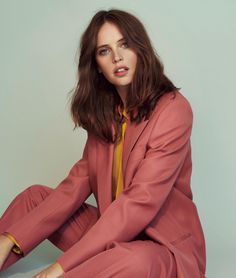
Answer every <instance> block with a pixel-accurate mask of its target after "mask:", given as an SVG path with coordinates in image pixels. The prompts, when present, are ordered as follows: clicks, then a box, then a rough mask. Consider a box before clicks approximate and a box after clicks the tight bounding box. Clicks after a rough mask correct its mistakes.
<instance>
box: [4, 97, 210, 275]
mask: <svg viewBox="0 0 236 278" xmlns="http://www.w3.org/2000/svg"><path fill="white" fill-rule="evenodd" d="M192 116H193V115H192V110H191V107H190V104H189V102H188V101H187V100H186V98H185V97H184V96H183V95H182V94H181V93H179V92H177V94H176V97H175V98H174V96H173V94H172V93H170V94H166V95H164V96H162V97H161V99H160V100H159V102H158V104H157V105H156V107H155V109H154V111H153V113H152V115H151V117H150V118H149V120H147V121H142V122H141V123H140V124H138V125H134V124H131V123H130V122H129V121H128V122H127V128H126V134H125V141H124V147H123V177H124V190H123V192H122V193H121V195H120V196H119V197H118V198H117V199H116V200H115V201H113V202H112V194H111V190H112V186H111V181H112V161H113V152H114V145H113V144H105V143H102V142H100V141H98V140H97V139H96V138H95V137H94V136H92V135H91V134H88V139H87V142H86V146H85V149H84V153H83V157H82V159H81V160H79V161H78V162H77V163H76V164H75V165H74V166H73V168H72V169H71V171H70V173H69V175H68V176H67V177H66V178H65V179H64V180H63V181H62V182H61V183H60V184H59V185H58V187H57V188H56V189H54V190H51V192H50V194H46V195H47V197H45V198H44V200H43V202H42V201H41V202H39V204H33V207H34V208H33V209H30V211H29V212H28V213H26V214H24V216H23V217H22V218H21V219H20V220H19V221H17V222H14V221H13V222H11V220H10V217H8V215H9V214H10V209H11V208H12V209H13V207H14V205H13V204H11V208H10V207H9V211H8V212H9V213H7V211H6V213H5V216H4V215H3V217H2V219H1V221H0V232H9V233H11V234H12V235H14V236H15V238H16V239H17V241H18V242H19V243H20V246H21V247H22V249H23V251H24V255H26V254H27V253H28V252H30V251H31V250H32V249H33V248H34V247H35V246H37V245H38V244H39V243H40V242H41V241H42V240H44V239H46V238H49V239H50V236H51V238H52V241H53V240H54V243H55V242H56V240H55V238H56V234H57V232H58V231H59V230H60V229H62V228H63V226H62V227H61V225H63V224H64V225H65V221H67V220H68V219H71V217H73V215H75V214H76V213H77V214H79V215H80V214H81V211H82V208H83V206H86V205H85V204H84V201H85V200H86V198H87V197H88V196H89V195H90V194H91V193H93V194H94V196H95V198H96V200H97V204H98V210H95V208H92V207H91V206H89V207H90V208H92V209H89V211H90V213H89V214H88V215H91V217H89V219H87V218H86V217H85V218H84V219H87V226H86V225H85V226H84V228H82V229H81V230H83V234H81V235H80V236H78V238H77V241H75V242H71V245H70V246H69V245H68V248H67V247H64V250H66V252H65V253H64V254H63V255H62V256H60V257H59V258H58V260H57V261H58V262H59V263H60V264H61V265H62V267H63V269H64V270H65V271H66V274H65V277H90V276H86V275H88V274H86V275H85V274H84V276H83V273H85V272H83V271H86V268H83V267H82V266H84V265H86V263H88V262H91V261H92V260H96V258H98V259H99V256H100V254H106V255H107V253H104V252H108V251H111V250H112V249H114V250H116V253H114V258H115V259H116V261H118V259H119V258H120V257H121V256H122V254H124V249H125V248H126V250H127V249H128V250H129V248H130V250H139V249H141V250H144V249H145V248H146V247H147V250H148V251H147V253H148V254H149V257H148V258H149V260H150V261H152V260H154V261H155V260H156V262H159V265H160V267H159V271H160V272H159V274H158V275H156V274H153V275H152V274H148V273H151V272H150V271H151V270H150V269H147V271H146V272H145V274H144V273H142V274H141V272H139V273H140V276H137V275H136V277H161V278H165V277H175V276H177V277H178V278H189V277H191V278H200V277H201V278H203V277H205V268H206V255H205V240H204V235H203V231H202V227H201V224H200V220H199V217H198V213H197V208H196V206H195V204H194V202H193V201H192V192H191V188H190V178H191V171H192V163H191V143H190V136H191V130H192V120H193V117H192ZM42 191H45V192H46V191H48V190H46V189H45V190H43V189H42ZM41 198H42V196H41ZM81 206H82V207H81ZM84 211H86V210H84ZM79 218H80V219H82V218H81V217H78V218H77V219H79ZM10 222H11V223H10ZM25 227H27V229H25ZM62 230H63V229H62ZM140 233H141V234H144V235H145V236H146V238H145V241H140V240H137V241H133V240H134V239H135V238H136V237H137V235H138V234H140ZM53 236H54V239H53ZM65 240H66V239H65ZM131 241H132V243H131ZM57 243H58V246H59V247H60V244H61V246H63V237H60V236H59V237H58V242H57ZM127 244H131V245H127ZM132 244H133V245H132ZM145 244H146V245H145ZM140 245H142V247H140ZM131 246H132V247H131ZM145 246H146V247H145ZM114 247H116V248H114ZM117 247H119V248H123V249H122V252H123V253H122V252H121V251H119V249H117ZM132 248H133V249H132ZM61 249H62V250H63V247H61ZM117 250H118V251H117ZM126 252H127V251H126ZM128 253H129V252H127V255H128ZM133 254H135V252H133ZM170 254H171V256H172V259H171V257H170ZM112 255H113V254H112V253H110V256H108V255H107V260H108V261H109V258H110V260H111V261H109V263H111V268H112V263H114V267H115V262H112V258H113V256H112ZM11 256H12V257H9V259H8V262H6V264H5V267H7V265H10V264H11V263H12V262H13V261H15V260H16V256H17V255H15V254H12V255H11ZM14 256H15V257H14ZM105 258H106V257H103V260H100V261H99V260H98V261H97V262H99V267H101V269H102V267H103V265H102V264H103V262H104V265H105V264H106V259H105ZM143 258H144V257H142V259H143ZM145 258H147V256H146V257H145ZM104 259H105V260H104ZM142 259H140V257H139V259H137V258H136V259H135V260H136V261H137V260H139V263H138V264H140V262H141V261H142ZM162 259H163V261H165V262H166V261H168V265H169V266H170V265H171V267H172V268H171V269H172V270H173V272H172V273H168V276H167V272H166V273H164V272H161V269H162V266H163V265H162V262H161V260H162ZM125 260H126V259H124V260H123V261H124V262H123V264H124V263H125ZM131 261H132V260H130V261H129V262H131ZM147 261H148V260H147ZM118 262H119V261H118ZM173 262H174V265H173ZM138 264H135V265H136V266H137V265H138ZM94 265H96V264H94ZM87 266H89V264H88V265H87ZM175 268H176V269H175ZM116 269H119V268H118V266H116ZM166 269H167V268H166ZM76 271H78V272H76ZM87 271H88V268H87ZM166 271H167V270H166ZM175 271H176V273H175ZM101 273H102V272H101ZM110 273H112V271H111V272H110ZM120 273H121V272H120ZM153 273H154V272H153ZM163 273H164V274H163ZM109 275H110V274H109V272H107V273H106V274H105V272H104V273H103V274H101V275H100V276H99V275H98V276H96V277H115V275H114V274H112V275H110V276H109ZM63 277H64V276H63ZM91 277H92V276H91ZM94 277H95V276H94ZM116 277H126V276H125V275H123V276H122V274H121V275H120V276H119V274H117V276H116ZM127 277H129V276H128V275H127ZM130 277H131V276H130ZM133 277H135V276H133Z"/></svg>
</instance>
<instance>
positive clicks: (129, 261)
mask: <svg viewBox="0 0 236 278" xmlns="http://www.w3.org/2000/svg"><path fill="white" fill-rule="evenodd" d="M62 277H63V278H77V277H80V278H111V277H112V278H121V277H122V278H130V277H135V278H157V277H158V278H175V277H176V263H175V259H174V256H173V254H172V253H171V252H170V251H169V250H168V249H167V247H165V246H163V245H160V244H159V243H156V242H153V241H151V240H135V241H130V242H116V241H114V242H112V243H111V244H110V246H108V248H107V250H105V251H103V252H101V253H99V254H97V255H96V256H94V257H92V258H90V259H88V260H87V261H85V262H84V263H82V264H81V265H79V266H77V267H75V268H73V269H72V270H70V271H68V272H67V273H65V274H64V275H62Z"/></svg>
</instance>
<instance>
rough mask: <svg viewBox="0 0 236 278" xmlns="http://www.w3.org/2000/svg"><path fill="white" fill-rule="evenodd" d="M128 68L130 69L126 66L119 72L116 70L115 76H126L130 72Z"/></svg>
mask: <svg viewBox="0 0 236 278" xmlns="http://www.w3.org/2000/svg"><path fill="white" fill-rule="evenodd" d="M128 70H129V69H128V68H126V69H125V70H124V71H120V72H119V71H115V72H114V75H115V76H125V75H126V74H127V73H128Z"/></svg>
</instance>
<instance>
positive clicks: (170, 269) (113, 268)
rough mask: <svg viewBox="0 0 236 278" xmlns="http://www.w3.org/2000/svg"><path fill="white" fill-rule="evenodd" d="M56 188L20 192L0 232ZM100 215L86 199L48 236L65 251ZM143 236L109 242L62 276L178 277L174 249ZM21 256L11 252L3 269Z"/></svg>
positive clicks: (9, 208) (101, 277) (3, 218)
mask: <svg viewBox="0 0 236 278" xmlns="http://www.w3.org/2000/svg"><path fill="white" fill-rule="evenodd" d="M52 191H53V189H52V188H50V187H47V186H43V185H33V186H30V187H28V188H27V189H26V190H24V191H23V192H21V193H20V194H19V195H17V197H16V198H15V199H14V200H13V201H12V202H11V204H10V205H9V207H8V208H7V210H6V211H5V212H4V214H3V215H2V217H1V219H0V234H1V233H3V232H4V231H5V230H6V229H7V228H8V227H10V225H12V224H13V223H15V222H16V221H19V219H20V218H21V217H23V216H24V215H25V214H26V213H28V212H29V211H31V210H32V209H34V208H35V207H36V206H38V205H39V204H40V203H41V202H43V201H44V200H45V199H46V198H47V197H48V196H49V194H50V193H51V192H52ZM97 219H98V213H97V208H96V207H94V206H92V205H89V204H87V203H83V205H82V206H81V207H80V208H79V209H78V210H77V211H76V213H75V214H74V215H73V216H72V217H71V218H69V219H67V220H66V221H65V223H64V224H63V225H62V226H61V227H60V228H59V229H57V230H56V231H55V232H54V233H53V234H51V235H50V236H49V237H48V240H50V241H51V242H52V243H53V244H54V245H55V246H57V247H58V248H59V249H61V250H62V251H64V252H65V251H66V250H68V249H69V248H70V247H71V246H72V245H73V244H75V243H76V242H77V241H79V240H80V238H81V237H82V236H83V235H84V234H85V233H86V232H87V231H88V230H89V229H90V228H91V227H92V226H93V225H94V224H95V223H96V221H97ZM13 236H14V235H13ZM140 238H142V237H137V238H136V239H135V240H133V241H130V242H116V241H114V242H112V243H111V244H110V245H109V246H107V249H106V250H105V251H103V252H101V253H99V254H97V255H96V256H94V257H92V258H90V259H88V260H87V261H85V262H84V263H82V264H81V265H79V266H77V267H75V268H73V269H72V270H70V271H69V272H67V273H65V274H64V275H63V276H62V277H63V278H64V277H65V278H77V277H80V278H95V277H96V278H108V277H115V278H116V277H122V278H126V277H127V278H130V277H135V278H157V277H158V278H174V277H176V265H175V260H174V257H173V255H172V254H171V252H170V251H169V250H168V249H167V248H166V247H165V246H163V245H160V244H159V243H157V242H154V241H152V240H148V239H146V238H145V239H144V240H141V239H140ZM91 244H92V243H91ZM21 257H22V256H21V255H17V254H15V253H13V252H11V253H10V255H9V256H8V258H7V260H6V261H5V263H4V265H3V268H2V269H6V268H7V267H9V266H10V265H12V264H13V263H15V262H16V261H17V260H19V259H20V258H21Z"/></svg>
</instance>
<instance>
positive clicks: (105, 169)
mask: <svg viewBox="0 0 236 278" xmlns="http://www.w3.org/2000/svg"><path fill="white" fill-rule="evenodd" d="M113 153H114V144H107V143H102V142H98V143H97V158H96V163H97V186H98V206H99V211H100V214H103V212H104V211H105V210H106V208H107V207H108V206H109V205H110V204H111V202H112V165H113Z"/></svg>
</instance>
